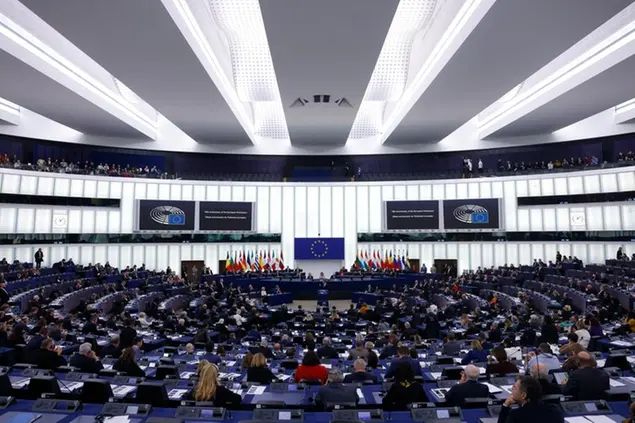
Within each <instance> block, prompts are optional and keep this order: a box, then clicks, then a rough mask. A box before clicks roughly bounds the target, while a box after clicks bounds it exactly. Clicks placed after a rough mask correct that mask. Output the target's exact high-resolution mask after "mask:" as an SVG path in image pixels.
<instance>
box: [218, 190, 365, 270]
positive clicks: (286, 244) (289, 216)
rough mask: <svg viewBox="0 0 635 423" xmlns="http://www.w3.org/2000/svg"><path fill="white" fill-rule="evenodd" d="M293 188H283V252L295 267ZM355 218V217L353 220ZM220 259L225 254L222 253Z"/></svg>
mask: <svg viewBox="0 0 635 423" xmlns="http://www.w3.org/2000/svg"><path fill="white" fill-rule="evenodd" d="M294 192H295V189H294V188H293V187H283V188H282V252H283V253H284V259H285V264H286V265H288V266H289V267H293V248H294V245H293V240H294V238H295V237H296V236H297V233H296V232H295V227H294V226H295V222H294V217H295V212H294V209H293V205H294V203H295V201H294ZM354 218H355V216H354V215H353V219H354ZM219 255H220V257H223V254H221V253H220V250H219Z"/></svg>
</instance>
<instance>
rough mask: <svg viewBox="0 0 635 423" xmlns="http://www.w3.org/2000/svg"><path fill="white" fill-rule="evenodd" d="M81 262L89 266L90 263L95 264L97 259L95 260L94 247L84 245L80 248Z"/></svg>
mask: <svg viewBox="0 0 635 423" xmlns="http://www.w3.org/2000/svg"><path fill="white" fill-rule="evenodd" d="M79 260H80V261H79V262H80V263H82V264H84V265H88V263H92V264H94V263H95V259H94V258H93V246H92V245H82V246H81V247H80V248H79Z"/></svg>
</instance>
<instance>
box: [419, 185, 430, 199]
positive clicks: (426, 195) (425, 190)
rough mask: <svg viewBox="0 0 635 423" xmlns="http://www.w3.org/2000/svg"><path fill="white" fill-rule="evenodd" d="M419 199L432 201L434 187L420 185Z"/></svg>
mask: <svg viewBox="0 0 635 423" xmlns="http://www.w3.org/2000/svg"><path fill="white" fill-rule="evenodd" d="M419 199H420V200H432V185H419Z"/></svg>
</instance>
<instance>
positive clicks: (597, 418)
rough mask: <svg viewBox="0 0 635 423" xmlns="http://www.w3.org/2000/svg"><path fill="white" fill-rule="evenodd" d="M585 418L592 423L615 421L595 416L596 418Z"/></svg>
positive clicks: (611, 422)
mask: <svg viewBox="0 0 635 423" xmlns="http://www.w3.org/2000/svg"><path fill="white" fill-rule="evenodd" d="M584 417H586V418H587V420H590V421H592V422H593V423H615V420H613V419H609V418H608V417H606V416H601V415H597V416H584Z"/></svg>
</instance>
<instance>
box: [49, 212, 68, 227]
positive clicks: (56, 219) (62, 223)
mask: <svg viewBox="0 0 635 423" xmlns="http://www.w3.org/2000/svg"><path fill="white" fill-rule="evenodd" d="M67 227H68V217H67V216H66V215H65V214H55V215H53V228H54V229H66V228H67Z"/></svg>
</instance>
